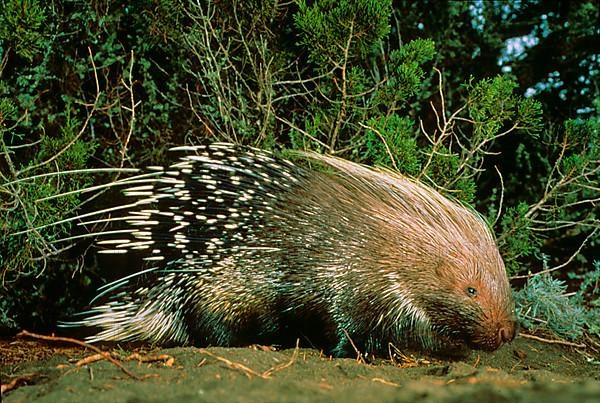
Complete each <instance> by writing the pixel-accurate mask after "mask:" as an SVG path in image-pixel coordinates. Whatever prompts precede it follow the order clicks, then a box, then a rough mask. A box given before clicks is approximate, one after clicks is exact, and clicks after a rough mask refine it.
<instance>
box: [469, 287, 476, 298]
mask: <svg viewBox="0 0 600 403" xmlns="http://www.w3.org/2000/svg"><path fill="white" fill-rule="evenodd" d="M467 295H468V296H469V297H471V298H474V297H476V296H477V290H476V289H474V288H473V287H467Z"/></svg>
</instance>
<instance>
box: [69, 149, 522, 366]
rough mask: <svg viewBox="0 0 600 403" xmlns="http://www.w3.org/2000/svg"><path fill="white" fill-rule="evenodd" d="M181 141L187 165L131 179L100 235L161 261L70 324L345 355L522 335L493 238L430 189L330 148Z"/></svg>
mask: <svg viewBox="0 0 600 403" xmlns="http://www.w3.org/2000/svg"><path fill="white" fill-rule="evenodd" d="M172 152H175V153H181V156H180V159H179V160H178V162H176V163H174V164H173V165H171V166H170V167H168V168H161V167H150V168H149V169H148V170H147V171H146V173H144V174H141V175H138V176H135V177H133V178H131V179H129V180H127V181H125V182H124V183H125V184H131V187H130V188H129V189H127V190H125V192H124V193H125V195H126V196H129V197H135V198H136V199H135V202H133V203H131V204H127V205H125V206H121V207H120V208H122V209H127V210H129V211H128V213H127V215H126V216H121V217H113V218H110V219H108V221H113V222H114V221H116V222H118V223H121V228H120V229H117V230H111V231H107V233H108V234H104V235H102V234H101V240H100V241H98V242H97V243H98V244H99V245H100V246H102V247H107V246H108V247H109V248H110V249H108V250H105V251H104V252H108V253H126V252H128V253H132V251H134V250H136V251H140V252H139V253H141V254H142V255H143V256H144V260H146V261H147V264H148V266H147V267H146V268H144V269H143V270H142V269H139V270H138V271H137V272H135V273H134V274H133V275H131V276H128V277H125V278H123V279H121V280H119V281H117V282H114V283H111V284H109V285H107V286H105V287H104V289H103V291H102V293H101V297H102V298H104V299H105V300H106V301H105V302H104V303H102V304H96V305H95V306H93V307H92V309H91V310H90V311H88V312H87V313H86V314H87V315H88V316H87V317H86V318H84V319H83V320H80V321H77V322H71V323H70V324H71V325H76V326H86V327H94V328H98V329H99V331H98V332H97V333H96V334H95V335H93V336H91V337H89V338H88V341H90V342H96V341H106V340H123V341H124V340H146V341H150V342H153V343H158V344H163V345H165V344H166V345H186V344H194V345H219V346H238V345H247V344H251V343H263V344H273V343H283V344H285V343H290V342H292V343H293V341H295V340H296V338H302V337H304V338H306V339H309V341H310V342H311V343H313V345H315V346H318V347H322V348H325V349H326V351H328V352H329V353H331V354H333V355H336V356H344V355H349V354H354V350H353V349H354V348H355V347H356V348H358V349H359V350H360V351H362V352H374V353H376V352H381V351H383V350H384V349H385V348H387V346H388V343H392V344H394V345H396V346H403V345H408V346H416V347H417V348H422V349H427V350H440V349H444V348H447V347H448V348H454V347H456V346H469V347H472V348H480V349H485V350H494V349H496V348H498V347H499V346H501V345H502V344H503V343H505V342H508V341H511V340H512V339H513V338H514V336H515V333H516V319H515V313H514V301H513V298H512V294H511V289H510V285H509V283H508V279H507V275H506V272H505V268H504V264H503V262H502V259H501V257H500V254H499V252H498V249H497V246H496V245H495V241H494V238H493V235H492V234H491V232H490V230H489V229H488V227H487V225H486V224H485V222H484V221H483V219H482V218H480V217H479V216H478V215H477V214H476V213H474V212H472V211H471V210H469V209H467V208H466V207H463V206H461V205H459V204H458V203H457V202H454V201H451V200H449V199H447V198H446V197H444V196H442V195H441V194H440V193H438V192H437V191H435V190H433V189H431V188H430V187H428V186H425V185H423V184H421V183H419V182H417V181H414V180H411V179H408V178H405V177H403V176H400V175H399V174H394V173H392V172H384V171H381V170H374V169H371V168H367V167H365V166H362V165H359V164H356V163H352V162H349V161H345V160H342V159H339V158H334V157H328V156H323V155H317V154H310V155H306V156H305V157H307V158H308V159H309V160H312V161H319V162H320V163H321V164H324V165H325V166H327V167H328V168H330V170H329V172H328V171H327V170H325V171H324V170H312V169H307V168H302V167H300V166H297V165H295V164H292V163H291V162H289V161H287V160H285V159H282V158H278V157H275V156H273V155H272V154H270V153H269V152H266V151H260V150H257V149H252V148H247V147H241V146H234V145H231V144H224V143H216V144H212V145H209V146H193V147H192V146H189V147H188V146H184V147H177V148H174V149H173V150H172ZM332 170H333V172H331V171H332ZM140 183H141V185H139V184H140ZM123 223H124V224H123ZM115 233H116V234H118V235H117V237H116V238H115V235H114V234H115ZM351 343H354V346H355V347H352V346H351Z"/></svg>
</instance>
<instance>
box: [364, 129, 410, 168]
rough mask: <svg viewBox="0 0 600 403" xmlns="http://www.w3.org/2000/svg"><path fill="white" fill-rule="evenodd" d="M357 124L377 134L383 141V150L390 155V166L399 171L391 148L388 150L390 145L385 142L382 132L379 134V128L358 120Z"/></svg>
mask: <svg viewBox="0 0 600 403" xmlns="http://www.w3.org/2000/svg"><path fill="white" fill-rule="evenodd" d="M358 124H359V125H360V126H361V127H363V128H365V129H369V130H372V131H373V133H375V134H377V135H378V136H379V138H380V139H381V141H382V142H383V145H384V146H385V150H386V152H387V153H388V157H390V161H391V162H392V166H393V167H394V169H395V170H396V171H397V172H399V171H400V170H399V169H398V166H397V165H396V159H395V158H394V155H393V154H392V150H390V147H389V146H388V144H387V141H386V140H385V137H383V134H381V133H380V132H379V130H377V129H375V128H374V127H371V126H367V125H365V124H363V123H361V122H358Z"/></svg>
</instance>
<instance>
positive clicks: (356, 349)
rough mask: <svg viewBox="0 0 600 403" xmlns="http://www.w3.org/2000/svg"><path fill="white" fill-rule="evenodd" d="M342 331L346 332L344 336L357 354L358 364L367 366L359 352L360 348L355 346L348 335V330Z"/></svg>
mask: <svg viewBox="0 0 600 403" xmlns="http://www.w3.org/2000/svg"><path fill="white" fill-rule="evenodd" d="M342 331H343V332H344V334H345V335H346V338H347V339H348V341H349V342H350V345H352V348H353V349H354V351H355V352H356V361H358V362H360V363H362V364H366V362H365V359H364V357H363V355H362V353H361V352H360V351H359V350H358V348H357V347H356V345H355V344H354V341H353V340H352V339H351V338H350V335H349V334H348V332H347V331H346V329H342Z"/></svg>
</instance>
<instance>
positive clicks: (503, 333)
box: [498, 320, 518, 345]
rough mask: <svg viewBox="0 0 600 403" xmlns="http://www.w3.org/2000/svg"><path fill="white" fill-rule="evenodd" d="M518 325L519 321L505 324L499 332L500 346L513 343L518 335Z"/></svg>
mask: <svg viewBox="0 0 600 403" xmlns="http://www.w3.org/2000/svg"><path fill="white" fill-rule="evenodd" d="M517 330H518V323H517V321H516V320H515V321H508V322H506V323H503V324H502V326H500V329H499V330H498V344H500V345H501V344H503V343H508V342H509V341H513V339H514V338H515V336H516V335H517Z"/></svg>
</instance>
